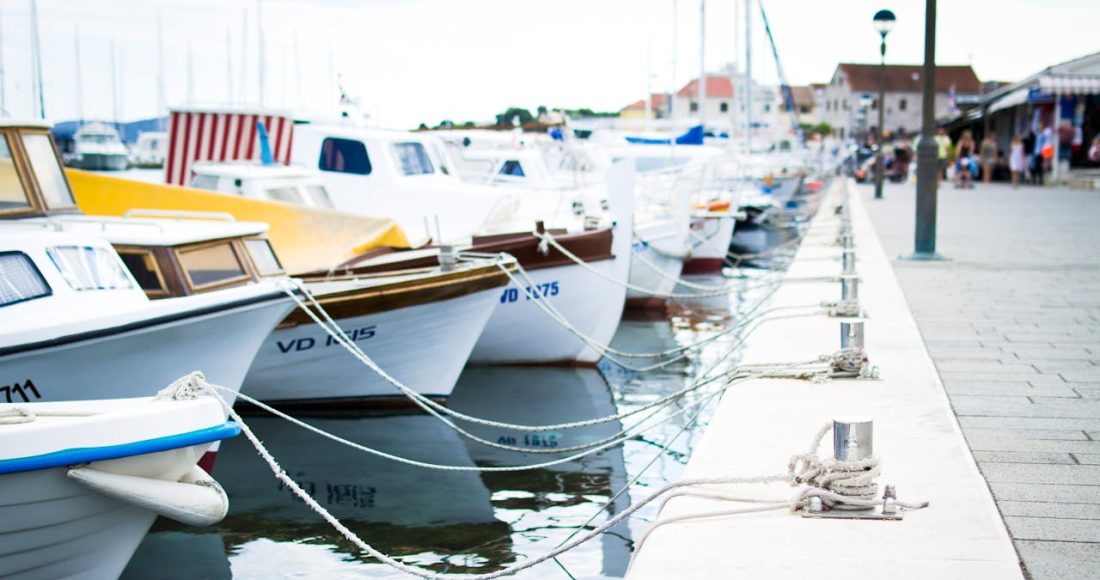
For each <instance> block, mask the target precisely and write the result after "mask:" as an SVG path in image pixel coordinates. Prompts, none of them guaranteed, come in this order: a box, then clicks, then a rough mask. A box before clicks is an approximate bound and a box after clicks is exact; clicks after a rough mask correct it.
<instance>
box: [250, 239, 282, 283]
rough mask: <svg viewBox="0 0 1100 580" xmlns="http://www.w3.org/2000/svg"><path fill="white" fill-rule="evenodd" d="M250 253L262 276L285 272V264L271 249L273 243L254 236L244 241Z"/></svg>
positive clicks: (257, 270)
mask: <svg viewBox="0 0 1100 580" xmlns="http://www.w3.org/2000/svg"><path fill="white" fill-rule="evenodd" d="M244 246H245V247H246V248H248V253H249V254H250V255H251V256H252V263H253V264H255V266H256V272H257V273H258V274H259V275H260V276H273V275H275V274H282V273H283V265H282V264H280V263H279V258H278V257H276V256H275V251H274V250H272V249H271V244H270V243H269V242H268V241H267V240H265V239H262V238H253V239H250V240H245V241H244Z"/></svg>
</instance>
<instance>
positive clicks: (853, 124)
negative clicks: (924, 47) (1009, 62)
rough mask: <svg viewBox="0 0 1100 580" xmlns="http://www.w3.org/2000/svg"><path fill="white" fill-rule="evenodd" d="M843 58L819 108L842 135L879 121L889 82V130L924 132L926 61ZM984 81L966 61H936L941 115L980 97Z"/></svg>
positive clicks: (863, 131) (859, 134)
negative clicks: (881, 99) (955, 63)
mask: <svg viewBox="0 0 1100 580" xmlns="http://www.w3.org/2000/svg"><path fill="white" fill-rule="evenodd" d="M883 68H884V70H882V71H880V67H879V65H877V64H854V63H840V64H839V65H837V68H836V70H835V71H834V72H833V76H832V78H831V79H830V80H829V83H828V84H827V85H825V86H824V87H823V88H822V89H820V90H819V92H818V96H817V106H816V114H817V118H818V119H819V120H820V121H823V122H825V123H828V124H829V125H831V126H832V127H833V131H834V134H835V135H836V136H837V137H839V138H841V139H862V138H864V136H865V135H867V134H873V133H874V132H875V131H876V129H877V124H878V107H879V103H878V93H879V83H880V82H881V83H882V85H883V86H884V88H885V122H884V123H883V125H884V128H885V131H884V132H885V133H886V134H887V135H888V136H889V135H898V134H904V135H914V134H916V133H918V132H920V128H921V114H922V106H921V105H922V99H921V91H922V88H923V83H922V80H921V77H922V75H923V74H924V67H923V66H921V65H886V66H885V67H883ZM981 92H982V84H981V82H980V81H979V80H978V76H977V75H976V74H974V69H973V68H971V67H970V66H969V65H965V66H938V67H936V118H937V119H942V118H948V117H952V116H954V115H956V114H957V112H958V109H959V106H961V105H964V104H968V103H971V104H972V103H976V102H977V101H978V100H979V98H980V96H981Z"/></svg>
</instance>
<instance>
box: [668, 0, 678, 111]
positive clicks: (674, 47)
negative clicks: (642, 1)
mask: <svg viewBox="0 0 1100 580" xmlns="http://www.w3.org/2000/svg"><path fill="white" fill-rule="evenodd" d="M678 4H679V3H678V2H677V1H676V0H672V94H671V95H669V99H668V118H669V120H670V124H671V126H672V127H673V128H675V127H676V122H675V121H673V120H672V119H673V117H672V104H673V103H674V102H675V101H676V50H677V49H678V48H679V46H678V45H677V44H676V31H677V29H678V28H679V26H678V25H677V19H678V18H677V17H678V16H679V13H680V7H679V5H678Z"/></svg>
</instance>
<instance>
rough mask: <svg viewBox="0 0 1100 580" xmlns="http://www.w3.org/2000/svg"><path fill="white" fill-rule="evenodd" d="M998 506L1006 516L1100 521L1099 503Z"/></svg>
mask: <svg viewBox="0 0 1100 580" xmlns="http://www.w3.org/2000/svg"><path fill="white" fill-rule="evenodd" d="M997 506H998V507H999V508H1001V514H1002V515H1005V516H1022V517H1036V518H1058V519H1071V520H1100V504H1097V503H1052V502H1040V501H1002V502H1000V503H999V504H997ZM1096 525H1097V527H1098V528H1100V521H1097V522H1096Z"/></svg>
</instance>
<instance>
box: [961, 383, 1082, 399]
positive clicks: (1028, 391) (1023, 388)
mask: <svg viewBox="0 0 1100 580" xmlns="http://www.w3.org/2000/svg"><path fill="white" fill-rule="evenodd" d="M944 388H945V389H946V390H947V393H948V394H950V395H951V396H952V399H954V397H955V395H986V396H990V397H1065V398H1075V399H1076V398H1080V397H1081V396H1082V395H1081V394H1080V393H1078V392H1077V391H1076V390H1074V389H1072V388H1070V386H1069V385H1066V386H1064V387H1061V386H1049V387H1048V386H1040V387H1033V386H1031V385H1030V384H1028V383H1021V382H997V381H990V382H980V381H975V382H962V383H950V384H945V385H944Z"/></svg>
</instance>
